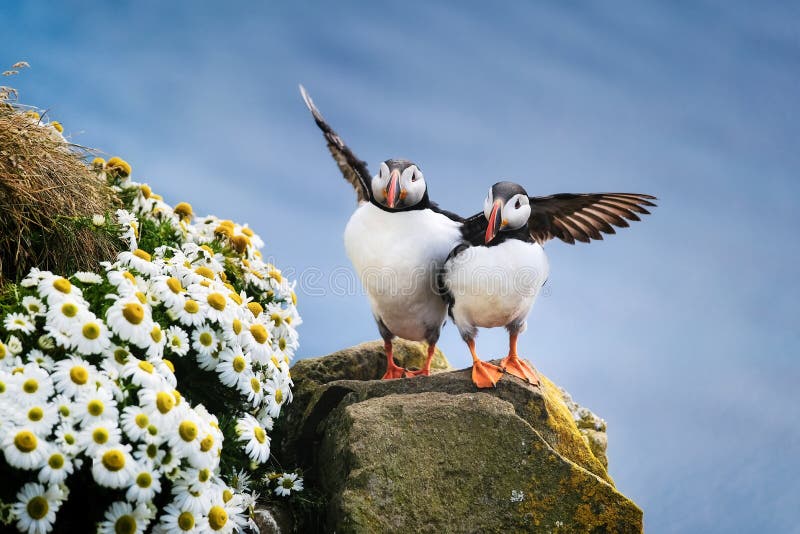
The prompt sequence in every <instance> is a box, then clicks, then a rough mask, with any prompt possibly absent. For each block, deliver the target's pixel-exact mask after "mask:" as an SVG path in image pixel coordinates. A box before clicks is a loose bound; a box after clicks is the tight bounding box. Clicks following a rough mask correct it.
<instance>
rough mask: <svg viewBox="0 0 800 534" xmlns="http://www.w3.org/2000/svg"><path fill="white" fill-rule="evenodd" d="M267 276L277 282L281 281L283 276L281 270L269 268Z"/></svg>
mask: <svg viewBox="0 0 800 534" xmlns="http://www.w3.org/2000/svg"><path fill="white" fill-rule="evenodd" d="M269 276H270V278H274V279H275V281H276V282H278V283H279V284H280V283H281V282H282V281H283V276H281V272H280V271H279V270H278V269H270V271H269Z"/></svg>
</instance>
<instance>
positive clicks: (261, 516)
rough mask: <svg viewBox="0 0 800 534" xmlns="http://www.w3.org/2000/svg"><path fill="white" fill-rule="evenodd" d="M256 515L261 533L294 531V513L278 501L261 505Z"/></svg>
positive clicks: (270, 533)
mask: <svg viewBox="0 0 800 534" xmlns="http://www.w3.org/2000/svg"><path fill="white" fill-rule="evenodd" d="M254 515H255V522H256V525H257V526H258V531H259V532H260V534H289V533H290V532H293V531H294V528H293V521H292V514H291V512H289V510H287V509H286V507H285V506H281V505H280V504H277V503H267V504H264V505H259V506H257V507H256V509H255V514H254Z"/></svg>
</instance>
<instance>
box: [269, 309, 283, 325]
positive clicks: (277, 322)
mask: <svg viewBox="0 0 800 534" xmlns="http://www.w3.org/2000/svg"><path fill="white" fill-rule="evenodd" d="M269 318H270V319H272V322H273V323H275V326H280V325H281V324H282V323H283V317H281V314H279V313H277V312H276V313H273V314H272V315H270V316H269Z"/></svg>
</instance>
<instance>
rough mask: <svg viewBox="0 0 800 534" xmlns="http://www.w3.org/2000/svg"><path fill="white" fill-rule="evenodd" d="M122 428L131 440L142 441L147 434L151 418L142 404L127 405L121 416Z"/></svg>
mask: <svg viewBox="0 0 800 534" xmlns="http://www.w3.org/2000/svg"><path fill="white" fill-rule="evenodd" d="M120 424H121V426H122V430H123V431H124V432H125V434H126V435H127V436H128V438H129V439H130V440H131V441H141V440H143V439H144V436H145V434H147V427H148V426H150V418H149V417H148V416H147V414H146V413H145V411H144V409H142V407H141V406H136V405H134V406H126V407H125V409H123V410H122V417H121V418H120Z"/></svg>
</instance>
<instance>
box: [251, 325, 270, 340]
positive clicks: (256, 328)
mask: <svg viewBox="0 0 800 534" xmlns="http://www.w3.org/2000/svg"><path fill="white" fill-rule="evenodd" d="M250 333H251V334H253V338H254V339H255V340H256V342H257V343H258V344H259V345H263V344H264V343H266V342H267V339H269V334H268V333H267V329H266V328H264V326H263V325H260V324H254V325H251V326H250Z"/></svg>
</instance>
